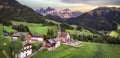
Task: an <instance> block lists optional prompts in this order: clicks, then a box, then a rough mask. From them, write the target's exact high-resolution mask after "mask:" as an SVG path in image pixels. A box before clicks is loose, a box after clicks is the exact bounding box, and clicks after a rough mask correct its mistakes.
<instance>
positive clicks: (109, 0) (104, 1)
mask: <svg viewBox="0 0 120 58" xmlns="http://www.w3.org/2000/svg"><path fill="white" fill-rule="evenodd" d="M60 1H61V2H63V3H73V4H74V3H83V4H90V5H120V0H60Z"/></svg>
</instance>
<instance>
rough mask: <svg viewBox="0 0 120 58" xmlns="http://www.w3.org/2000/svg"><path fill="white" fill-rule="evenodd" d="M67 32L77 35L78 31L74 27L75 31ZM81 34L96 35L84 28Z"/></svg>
mask: <svg viewBox="0 0 120 58" xmlns="http://www.w3.org/2000/svg"><path fill="white" fill-rule="evenodd" d="M66 31H67V32H69V33H70V34H76V32H77V30H76V27H74V29H73V30H66ZM80 32H81V34H83V35H86V36H87V35H94V34H93V33H92V32H90V31H89V30H86V29H84V28H82V30H81V31H80Z"/></svg>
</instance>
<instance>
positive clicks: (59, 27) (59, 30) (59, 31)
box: [57, 24, 61, 38]
mask: <svg viewBox="0 0 120 58" xmlns="http://www.w3.org/2000/svg"><path fill="white" fill-rule="evenodd" d="M57 32H58V35H57V37H58V38H59V37H60V36H61V26H60V24H58V31H57Z"/></svg>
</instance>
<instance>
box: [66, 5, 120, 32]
mask: <svg viewBox="0 0 120 58" xmlns="http://www.w3.org/2000/svg"><path fill="white" fill-rule="evenodd" d="M67 22H68V23H70V24H76V25H79V26H81V25H82V26H86V27H91V28H94V29H97V30H115V29H117V24H120V8H116V7H99V8H96V9H94V10H91V11H89V12H86V13H83V14H82V15H81V16H79V17H76V18H71V19H70V20H68V21H67Z"/></svg>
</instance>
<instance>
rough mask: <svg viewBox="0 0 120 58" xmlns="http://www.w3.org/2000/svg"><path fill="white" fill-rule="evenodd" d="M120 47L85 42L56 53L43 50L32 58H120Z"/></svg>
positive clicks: (62, 48) (61, 47)
mask: <svg viewBox="0 0 120 58" xmlns="http://www.w3.org/2000/svg"><path fill="white" fill-rule="evenodd" d="M119 49H120V45H112V44H101V43H91V42H83V45H82V46H81V47H79V48H76V47H72V46H67V45H61V46H60V47H59V48H57V49H56V50H54V51H48V50H46V49H45V50H42V51H40V52H39V53H37V54H36V55H34V56H33V57H32V58H120V50H119Z"/></svg>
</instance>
